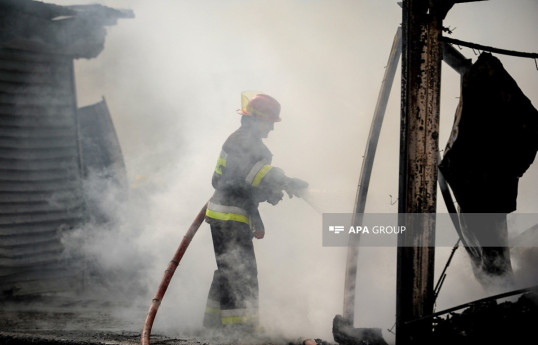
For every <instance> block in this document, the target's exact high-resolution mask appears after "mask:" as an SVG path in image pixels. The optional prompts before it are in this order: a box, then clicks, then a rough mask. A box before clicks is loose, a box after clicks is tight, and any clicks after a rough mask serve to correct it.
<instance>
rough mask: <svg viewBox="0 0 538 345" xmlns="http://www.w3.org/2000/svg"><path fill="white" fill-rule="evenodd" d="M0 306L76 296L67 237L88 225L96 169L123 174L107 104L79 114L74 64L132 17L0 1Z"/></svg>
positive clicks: (24, 0)
mask: <svg viewBox="0 0 538 345" xmlns="http://www.w3.org/2000/svg"><path fill="white" fill-rule="evenodd" d="M0 17H1V18H0V297H1V298H13V297H20V296H29V295H41V294H47V293H51V292H59V291H69V290H73V289H76V288H79V287H80V286H81V285H82V281H83V277H82V275H83V272H81V271H80V269H79V268H75V266H77V265H76V264H77V263H76V260H74V261H75V262H73V260H71V262H70V263H68V261H67V260H66V259H65V257H64V254H63V253H64V249H65V248H64V245H63V243H62V240H61V239H62V236H63V235H64V234H65V233H66V232H69V231H70V230H71V229H74V228H76V227H79V226H81V224H83V223H84V222H85V221H86V220H87V219H88V218H89V217H90V216H91V205H88V202H87V200H86V198H85V195H84V192H83V187H82V183H83V180H84V178H85V176H86V175H87V174H88V171H89V170H90V169H98V170H99V169H101V170H113V172H114V175H115V177H116V178H117V180H119V181H125V179H126V173H125V166H124V164H123V158H122V154H121V149H120V146H119V143H118V139H117V137H116V133H115V129H114V126H113V124H112V121H111V119H110V114H109V112H108V109H107V106H106V102H105V101H104V99H103V100H102V101H101V102H99V103H97V104H95V105H91V106H87V107H83V108H78V105H77V98H76V85H75V75H74V60H75V59H91V58H95V57H97V56H98V55H99V54H100V52H101V51H102V50H103V49H104V42H105V36H106V27H107V26H111V25H115V24H116V23H117V20H118V19H119V18H130V17H133V13H132V12H131V11H126V10H116V9H112V8H108V7H104V6H101V5H80V6H58V5H53V4H45V3H42V2H37V1H32V0H0Z"/></svg>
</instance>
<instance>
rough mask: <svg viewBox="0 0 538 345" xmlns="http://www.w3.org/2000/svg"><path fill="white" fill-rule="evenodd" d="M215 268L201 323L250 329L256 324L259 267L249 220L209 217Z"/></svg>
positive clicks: (207, 325)
mask: <svg viewBox="0 0 538 345" xmlns="http://www.w3.org/2000/svg"><path fill="white" fill-rule="evenodd" d="M210 225H211V236H212V238H213V248H214V251H215V258H216V261H217V270H216V271H215V273H214V275H213V282H212V283H211V287H210V290H209V296H208V299H207V306H206V312H205V316H204V326H206V327H210V328H220V327H225V328H227V329H240V330H246V331H248V330H253V329H255V327H256V326H257V325H258V269H257V266H256V257H255V254H254V246H253V243H252V232H251V230H250V227H249V225H248V224H245V223H241V222H235V221H212V222H211V223H210Z"/></svg>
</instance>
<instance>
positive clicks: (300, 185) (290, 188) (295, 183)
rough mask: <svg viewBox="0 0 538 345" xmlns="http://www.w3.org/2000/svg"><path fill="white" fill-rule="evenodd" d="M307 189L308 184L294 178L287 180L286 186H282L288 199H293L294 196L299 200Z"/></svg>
mask: <svg viewBox="0 0 538 345" xmlns="http://www.w3.org/2000/svg"><path fill="white" fill-rule="evenodd" d="M307 188H308V182H306V181H303V180H301V179H298V178H295V177H293V178H290V179H288V181H287V182H286V185H285V186H284V190H285V191H286V193H288V195H289V197H290V198H293V196H294V195H295V196H298V197H299V198H301V197H302V196H303V195H304V193H305V191H306V189H307Z"/></svg>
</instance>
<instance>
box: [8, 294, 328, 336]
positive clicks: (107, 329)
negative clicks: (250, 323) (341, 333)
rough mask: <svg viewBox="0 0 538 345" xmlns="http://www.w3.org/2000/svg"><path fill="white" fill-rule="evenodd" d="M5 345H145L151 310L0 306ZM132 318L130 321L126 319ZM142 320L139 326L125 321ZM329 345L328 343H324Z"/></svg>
mask: <svg viewBox="0 0 538 345" xmlns="http://www.w3.org/2000/svg"><path fill="white" fill-rule="evenodd" d="M0 305H1V306H2V308H1V310H0V344H2V345H4V344H6V345H23V344H46V345H56V344H61V345H66V344H69V345H75V344H81V345H93V344H109V345H111V344H121V345H130V344H140V342H141V338H140V334H141V330H142V328H143V326H144V319H145V316H146V313H147V309H146V308H142V307H140V308H133V307H132V306H127V305H120V304H117V303H113V302H103V301H80V300H76V301H75V300H74V299H71V298H58V297H50V298H47V297H45V298H38V299H32V300H28V299H24V300H17V301H12V300H10V301H5V300H4V301H0ZM125 312H128V313H131V314H132V315H129V317H128V318H125V317H123V316H125V315H122V313H125ZM126 319H129V320H139V322H133V321H125V320H126ZM150 343H151V344H160V345H164V344H166V345H168V344H185V345H197V344H208V345H209V344H239V343H241V344H267V345H270V344H286V345H288V344H295V343H297V344H299V343H300V340H299V339H283V338H279V337H272V336H271V335H268V334H262V335H260V336H259V337H258V338H255V339H254V338H252V339H242V340H241V341H238V340H237V339H232V338H230V339H223V338H219V337H216V336H212V335H208V334H203V333H202V332H201V331H193V332H191V334H186V335H181V336H177V335H170V334H163V333H159V332H158V331H157V332H152V334H151V338H150ZM323 343H324V344H325V345H328V344H327V343H326V342H323Z"/></svg>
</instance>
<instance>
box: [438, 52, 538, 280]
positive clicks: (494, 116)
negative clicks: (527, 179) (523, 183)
mask: <svg viewBox="0 0 538 345" xmlns="http://www.w3.org/2000/svg"><path fill="white" fill-rule="evenodd" d="M537 149H538V111H537V110H536V109H535V108H534V106H533V105H532V103H531V102H530V100H529V99H528V98H527V97H526V96H525V95H524V94H523V92H522V91H521V90H520V88H519V87H518V85H517V83H516V82H515V80H514V79H513V78H512V77H511V76H510V75H509V74H508V72H507V71H506V70H505V69H504V68H503V65H502V64H501V62H500V61H499V59H497V58H496V57H494V56H492V55H491V54H490V53H482V54H481V55H480V56H479V58H478V59H477V61H476V62H475V63H474V64H473V66H472V67H471V68H470V70H469V71H468V72H467V73H466V74H465V75H464V77H463V82H462V91H461V98H460V103H459V105H458V108H457V110H456V115H455V121H454V126H453V129H452V134H451V137H450V139H449V142H448V144H447V146H446V148H445V154H444V157H443V160H442V161H441V164H440V166H439V169H440V170H441V172H442V174H443V176H444V177H445V179H446V181H447V182H448V184H449V185H450V187H451V188H452V191H453V192H454V196H455V198H456V201H457V202H458V204H459V207H460V212H461V213H460V221H462V223H463V225H464V226H463V229H462V230H465V231H464V236H465V237H466V243H468V244H469V245H472V246H476V247H479V248H480V249H481V250H479V251H478V252H479V253H481V257H480V255H479V256H478V257H474V258H473V261H474V262H475V264H478V266H481V267H480V268H481V269H482V270H484V271H486V272H488V273H492V274H503V273H506V272H507V271H510V270H511V269H510V262H509V255H508V252H507V249H506V248H503V247H506V238H507V230H506V214H507V213H510V212H512V211H514V210H516V207H517V205H516V201H517V193H518V181H519V178H520V177H521V176H523V174H524V173H525V171H526V170H527V169H528V168H529V166H530V165H531V164H532V162H533V161H534V159H535V156H536V151H537ZM466 213H490V214H491V213H496V214H498V215H497V216H495V217H494V218H497V219H491V218H490V219H489V220H488V221H487V222H483V221H484V220H485V219H481V221H475V220H473V221H469V219H467V220H466V219H465V217H467V216H466V215H465V214H466ZM488 224H489V225H488ZM498 255H500V256H501V257H503V259H502V260H498V259H496V257H497V256H498Z"/></svg>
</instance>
